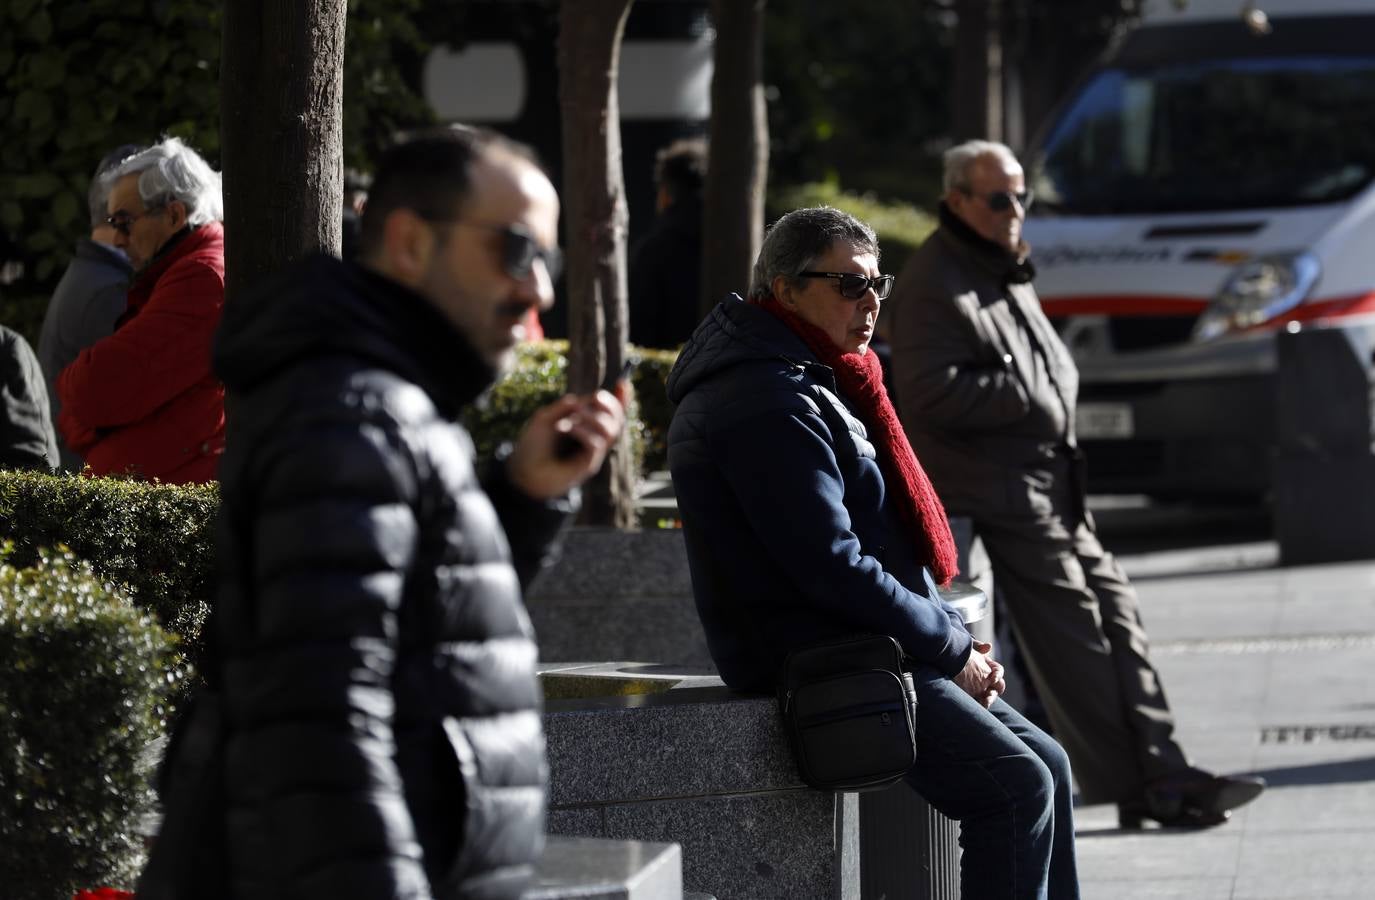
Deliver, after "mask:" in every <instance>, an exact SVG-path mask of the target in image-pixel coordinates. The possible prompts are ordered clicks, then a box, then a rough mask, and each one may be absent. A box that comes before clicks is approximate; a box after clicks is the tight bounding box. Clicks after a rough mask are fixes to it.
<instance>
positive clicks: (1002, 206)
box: [959, 187, 1036, 213]
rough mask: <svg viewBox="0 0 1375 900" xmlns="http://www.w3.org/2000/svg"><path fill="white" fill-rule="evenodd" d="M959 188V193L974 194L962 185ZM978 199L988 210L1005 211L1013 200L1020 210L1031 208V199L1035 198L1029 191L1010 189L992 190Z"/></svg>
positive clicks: (1010, 206) (1010, 207)
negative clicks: (1014, 191)
mask: <svg viewBox="0 0 1375 900" xmlns="http://www.w3.org/2000/svg"><path fill="white" fill-rule="evenodd" d="M959 190H960V193H961V194H964V195H965V196H966V197H973V196H976V195H975V193H974V192H973V191H971V190H970V189H969V188H963V187H962V188H960V189H959ZM979 199H981V200H983V202H984V205H985V206H987V207H988V208H989V210H990V211H992V212H995V213H1005V212H1007V211H1008V210H1010V209H1012V203H1013V201H1014V200H1015V201H1016V202H1017V204H1018V205H1019V206H1021V207H1022V212H1026V211H1027V210H1029V209H1031V204H1032V201H1034V200H1035V199H1036V198H1035V196H1033V195H1032V193H1031V191H1021V192H1019V193H1013V192H1012V191H992V192H990V193H987V194H985V195H984V196H982V197H980V198H979Z"/></svg>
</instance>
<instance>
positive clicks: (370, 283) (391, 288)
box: [352, 266, 500, 418]
mask: <svg viewBox="0 0 1375 900" xmlns="http://www.w3.org/2000/svg"><path fill="white" fill-rule="evenodd" d="M352 268H353V274H354V277H355V278H356V279H357V281H356V283H357V284H358V286H359V293H360V296H362V297H363V298H364V299H365V300H366V301H367V302H368V303H369V304H371V305H373V306H374V308H375V309H376V311H377V312H378V313H379V314H380V317H381V318H382V320H383V321H385V322H387V323H388V326H389V327H388V331H389V332H390V334H389V335H388V337H390V338H392V339H393V340H394V341H395V346H396V347H398V348H399V349H401V350H402V351H403V353H402V355H401V356H399V357H393V358H391V359H390V360H388V361H389V362H391V363H393V364H394V365H397V366H398V368H400V367H402V366H404V367H405V368H406V370H407V373H408V374H409V375H410V376H411V377H412V378H414V379H415V381H416V382H417V383H418V384H419V385H420V386H421V387H422V388H424V389H425V391H426V393H428V394H429V395H430V397H431V398H432V399H433V400H434V402H435V405H436V406H438V407H439V408H440V410H441V411H442V412H443V413H444V414H445V415H447V416H449V417H450V418H453V417H456V416H457V415H458V413H459V412H460V411H461V410H462V409H463V407H464V406H467V405H468V404H469V403H471V402H473V401H474V400H475V399H477V398H478V397H479V396H480V395H481V394H482V392H483V391H485V390H487V389H488V388H490V387H491V386H492V385H493V384H494V383H495V382H496V380H497V377H498V375H499V374H500V373H499V372H498V371H497V370H496V369H494V368H493V367H492V366H490V365H488V364H487V362H486V361H485V360H483V358H482V356H481V354H479V353H478V352H477V350H476V349H475V348H474V347H473V345H472V343H471V342H470V341H469V340H468V339H467V337H466V336H465V335H464V334H463V332H461V331H459V330H458V328H456V327H455V326H454V324H453V323H452V322H450V321H449V320H448V319H447V318H446V317H445V316H444V314H443V313H441V312H440V311H439V310H438V309H436V308H435V305H434V304H433V303H431V302H430V301H429V300H427V299H426V298H425V297H423V296H421V295H420V294H418V293H416V292H415V291H412V290H411V289H410V288H407V287H406V286H405V285H402V284H399V283H398V282H395V281H392V280H391V279H390V278H387V277H386V276H385V275H380V274H378V273H376V272H373V271H372V270H370V269H368V268H365V267H363V266H356V267H352ZM407 364H408V365H407Z"/></svg>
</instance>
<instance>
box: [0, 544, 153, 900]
mask: <svg viewBox="0 0 1375 900" xmlns="http://www.w3.org/2000/svg"><path fill="white" fill-rule="evenodd" d="M174 643H175V640H174V639H173V638H172V637H171V636H169V635H168V634H166V633H165V632H164V631H162V629H160V628H159V627H158V626H157V624H156V623H155V622H154V621H153V619H152V617H150V616H148V615H147V614H145V613H143V612H141V611H139V610H137V609H136V608H135V607H134V606H133V605H131V603H130V602H129V599H128V598H127V597H126V596H124V595H123V594H122V593H121V592H120V591H118V590H117V589H115V588H113V587H112V586H111V585H110V584H108V583H107V582H104V581H102V580H100V579H98V578H97V577H95V576H94V575H93V574H92V572H91V571H90V569H89V568H88V567H87V566H85V565H82V564H78V563H76V562H75V561H74V560H73V559H72V557H71V556H70V555H62V556H49V555H41V556H40V557H39V560H38V564H37V565H36V566H34V567H31V568H23V569H21V568H16V567H14V566H12V565H10V564H8V563H5V564H0V660H4V664H3V665H0V892H2V893H3V894H4V896H6V897H16V898H35V900H37V898H58V897H70V896H71V895H72V892H73V891H74V890H77V889H79V888H89V887H94V886H96V885H101V884H123V885H129V884H131V882H132V881H133V879H134V877H135V876H136V874H137V871H138V867H139V866H140V865H141V862H142V849H141V848H142V841H141V838H140V837H139V834H138V832H137V831H136V827H137V826H138V824H139V820H140V818H141V817H142V816H143V815H144V814H145V813H146V812H147V811H148V810H149V809H150V808H151V805H150V804H151V801H152V799H153V796H152V792H151V788H150V775H151V767H152V758H151V754H150V752H149V745H150V744H151V743H152V742H153V741H154V740H155V739H157V738H158V737H160V736H161V735H162V734H163V732H164V730H165V727H166V721H165V720H166V715H167V709H166V707H165V704H166V703H167V700H168V698H169V696H170V694H171V691H172V689H173V686H174V682H175V681H176V679H177V677H178V676H177V672H176V669H175V666H176V662H175V660H176V656H175V651H174Z"/></svg>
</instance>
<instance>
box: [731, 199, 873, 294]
mask: <svg viewBox="0 0 1375 900" xmlns="http://www.w3.org/2000/svg"><path fill="white" fill-rule="evenodd" d="M837 241H844V242H845V243H847V244H850V245H852V246H853V247H854V248H855V249H856V250H859V251H861V252H863V253H872V254H874V258H875V259H877V258H878V255H879V254H878V236H877V235H875V234H874V229H872V228H870V227H869V226H868V225H865V224H864V223H863V222H861V221H860V220H859V219H856V218H855V217H854V216H852V215H850V214H849V213H847V212H842V211H841V210H838V209H834V208H832V207H829V206H816V207H811V208H809V209H795V210H793V211H792V212H790V213H788V214H787V215H785V216H783V217H782V218H780V219H779V220H778V221H777V222H774V223H773V226H772V227H771V228H770V229H769V233H768V234H766V235H764V245H763V246H762V247H760V248H759V258H758V259H757V260H755V262H754V272H753V274H752V275H751V276H750V299H752V300H762V299H763V298H765V297H768V296H769V295H770V294H772V293H773V280H774V279H775V278H777V277H778V276H779V275H783V276H785V277H787V278H795V277H796V276H797V273H799V272H805V271H806V270H808V269H810V268H811V267H812V266H813V265H815V264H816V261H817V260H818V259H820V258H821V257H822V256H824V255H826V252H827V251H828V250H830V249H831V246H832V245H833V244H835V243H836V242H837Z"/></svg>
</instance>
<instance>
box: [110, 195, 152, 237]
mask: <svg viewBox="0 0 1375 900" xmlns="http://www.w3.org/2000/svg"><path fill="white" fill-rule="evenodd" d="M166 206H167V204H165V203H160V204H158V205H157V206H150V207H148V208H147V209H145V210H144V211H143V212H141V213H127V212H125V211H124V210H120V211H119V212H117V213H115V214H114V215H113V216H106V217H105V224H106V225H109V226H110V227H111V228H113V229H114V230H115V231H118V232H119V233H120V234H122V235H124V236H125V237H129V229H130V228H131V227H133V224H134V223H135V222H137V221H138V220H139V219H142V218H143V217H144V216H151V215H152V214H153V213H156V212H161V211H162V210H163V209H164V208H165V207H166Z"/></svg>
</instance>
